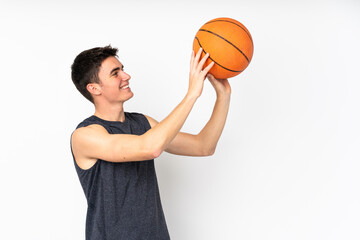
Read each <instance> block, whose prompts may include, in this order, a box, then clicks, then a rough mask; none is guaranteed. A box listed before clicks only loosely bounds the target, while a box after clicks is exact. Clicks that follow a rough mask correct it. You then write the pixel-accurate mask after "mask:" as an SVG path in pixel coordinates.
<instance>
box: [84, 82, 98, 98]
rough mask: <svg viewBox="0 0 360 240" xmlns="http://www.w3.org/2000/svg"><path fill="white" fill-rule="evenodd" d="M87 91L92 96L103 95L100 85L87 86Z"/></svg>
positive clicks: (90, 84)
mask: <svg viewBox="0 0 360 240" xmlns="http://www.w3.org/2000/svg"><path fill="white" fill-rule="evenodd" d="M86 89H87V90H88V91H89V92H90V93H91V94H92V95H96V96H98V95H100V94H101V88H100V85H99V84H97V83H89V84H88V85H86Z"/></svg>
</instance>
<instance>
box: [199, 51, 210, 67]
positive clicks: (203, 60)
mask: <svg viewBox="0 0 360 240" xmlns="http://www.w3.org/2000/svg"><path fill="white" fill-rule="evenodd" d="M209 55H210V54H209V53H206V54H205V56H204V57H203V58H202V59H201V61H200V62H199V64H198V66H197V68H196V71H201V70H202V69H203V67H204V64H205V61H206V59H208V57H209Z"/></svg>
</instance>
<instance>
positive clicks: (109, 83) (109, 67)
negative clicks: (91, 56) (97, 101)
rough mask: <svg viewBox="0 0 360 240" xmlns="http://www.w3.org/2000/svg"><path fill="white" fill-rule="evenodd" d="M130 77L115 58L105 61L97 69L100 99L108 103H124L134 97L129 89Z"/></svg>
mask: <svg viewBox="0 0 360 240" xmlns="http://www.w3.org/2000/svg"><path fill="white" fill-rule="evenodd" d="M130 78H131V77H130V75H129V74H127V73H126V72H124V66H123V65H122V64H121V63H120V61H119V60H118V59H117V58H115V57H108V58H107V59H105V60H104V61H103V62H102V64H101V67H100V69H99V79H100V84H98V87H99V88H100V93H101V94H100V95H98V96H100V97H103V98H105V99H106V100H107V101H108V102H111V103H115V102H125V101H127V100H129V99H130V98H132V96H133V95H134V94H133V92H132V91H131V89H130V87H129V80H130Z"/></svg>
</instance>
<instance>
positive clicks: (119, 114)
mask: <svg viewBox="0 0 360 240" xmlns="http://www.w3.org/2000/svg"><path fill="white" fill-rule="evenodd" d="M94 115H95V116H97V117H99V118H101V119H104V120H107V121H120V122H124V121H125V113H124V107H123V103H122V102H121V103H117V104H115V105H106V106H104V105H102V104H99V103H97V104H95V113H94Z"/></svg>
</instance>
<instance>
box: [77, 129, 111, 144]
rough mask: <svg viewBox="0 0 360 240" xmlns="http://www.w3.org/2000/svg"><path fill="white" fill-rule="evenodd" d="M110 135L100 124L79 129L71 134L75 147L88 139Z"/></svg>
mask: <svg viewBox="0 0 360 240" xmlns="http://www.w3.org/2000/svg"><path fill="white" fill-rule="evenodd" d="M104 134H108V131H107V130H106V129H105V128H104V127H103V126H101V125H99V124H90V125H87V126H83V127H79V128H77V129H75V131H74V132H73V133H72V134H71V140H72V143H73V145H76V144H78V143H81V142H83V141H86V140H87V139H92V138H97V137H98V136H99V135H104Z"/></svg>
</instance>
